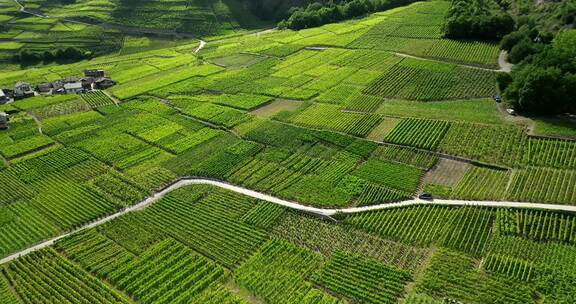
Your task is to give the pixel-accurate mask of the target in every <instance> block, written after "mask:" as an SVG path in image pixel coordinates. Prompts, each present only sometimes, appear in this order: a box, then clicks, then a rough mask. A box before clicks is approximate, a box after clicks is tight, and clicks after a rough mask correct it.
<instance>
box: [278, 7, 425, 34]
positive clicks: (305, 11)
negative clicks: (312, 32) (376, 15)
mask: <svg viewBox="0 0 576 304" xmlns="http://www.w3.org/2000/svg"><path fill="white" fill-rule="evenodd" d="M412 1H414V0H348V1H342V2H340V3H339V4H334V3H333V2H329V3H320V2H314V3H312V4H309V5H308V6H307V7H306V8H296V9H294V10H292V11H291V12H290V15H289V16H288V18H286V19H285V20H283V21H281V22H280V23H278V27H279V28H289V29H292V30H299V29H304V28H311V27H316V26H320V25H323V24H327V23H333V22H338V21H341V20H346V19H351V18H355V17H360V16H362V15H365V14H368V13H372V12H377V11H383V10H387V9H391V8H394V7H398V6H402V5H406V4H409V3H410V2H412Z"/></svg>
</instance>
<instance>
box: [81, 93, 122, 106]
mask: <svg viewBox="0 0 576 304" xmlns="http://www.w3.org/2000/svg"><path fill="white" fill-rule="evenodd" d="M80 96H82V99H84V100H85V101H86V102H87V103H88V104H90V106H91V107H93V108H98V107H102V106H109V105H113V104H115V102H114V100H112V99H111V98H110V97H109V96H108V95H106V93H104V92H102V91H94V92H88V93H84V94H82V95H80Z"/></svg>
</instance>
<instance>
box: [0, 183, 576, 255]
mask: <svg viewBox="0 0 576 304" xmlns="http://www.w3.org/2000/svg"><path fill="white" fill-rule="evenodd" d="M189 185H212V186H215V187H219V188H222V189H226V190H230V191H233V192H236V193H241V194H244V195H247V196H250V197H253V198H257V199H260V200H264V201H267V202H270V203H274V204H278V205H281V206H285V207H287V208H291V209H295V210H300V211H304V212H307V213H312V214H317V215H320V216H325V217H330V216H333V215H335V214H337V213H339V212H341V213H345V214H350V213H359V212H366V211H371V210H382V209H392V208H398V207H406V206H413V205H446V206H487V207H508V208H532V209H543V210H558V211H568V212H576V206H569V205H555V204H537V203H526V202H500V201H463V200H439V199H435V200H420V199H411V200H407V201H402V202H397V203H387V204H380V205H373V206H365V207H354V208H343V209H321V208H316V207H310V206H305V205H301V204H298V203H296V202H291V201H287V200H283V199H279V198H277V197H274V196H271V195H268V194H264V193H261V192H257V191H253V190H250V189H246V188H243V187H239V186H235V185H232V184H229V183H226V182H222V181H217V180H212V179H206V178H183V179H180V180H178V181H176V182H175V183H173V184H171V185H170V186H168V187H166V188H164V189H163V190H161V191H159V192H156V193H154V194H153V195H151V196H150V197H148V198H146V199H145V200H143V201H141V202H140V203H138V204H136V205H133V206H130V207H128V208H126V209H123V210H121V211H118V212H117V213H114V214H112V215H108V216H106V217H104V218H101V219H99V220H97V221H94V222H91V223H88V224H86V225H84V226H82V227H80V228H77V229H75V230H73V231H69V232H66V233H63V234H61V235H59V236H57V237H54V238H51V239H49V240H46V241H44V242H42V243H39V244H36V245H34V246H32V247H29V248H26V249H23V250H20V251H18V252H16V253H14V254H12V255H10V256H7V257H5V258H3V259H1V260H0V265H1V264H4V263H8V262H10V261H12V260H14V259H16V258H18V257H20V256H23V255H26V254H28V253H30V252H33V251H36V250H39V249H42V248H45V247H48V246H51V245H53V244H54V242H56V241H58V240H60V239H62V238H64V237H67V236H69V235H71V234H74V233H76V232H79V231H82V230H85V229H89V228H93V227H96V226H99V225H101V224H104V223H106V222H109V221H111V220H113V219H115V218H117V217H119V216H121V215H124V214H126V213H128V212H132V211H137V210H142V209H144V208H146V207H147V206H149V205H150V204H152V203H154V202H156V201H158V200H160V199H161V198H163V197H164V196H165V195H166V194H168V193H170V192H171V191H174V190H176V189H178V188H182V187H185V186H189Z"/></svg>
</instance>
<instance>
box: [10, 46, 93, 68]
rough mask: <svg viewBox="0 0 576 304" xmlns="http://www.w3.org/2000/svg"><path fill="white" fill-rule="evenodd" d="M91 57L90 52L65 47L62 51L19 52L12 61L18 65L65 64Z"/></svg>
mask: <svg viewBox="0 0 576 304" xmlns="http://www.w3.org/2000/svg"><path fill="white" fill-rule="evenodd" d="M91 57H92V52H90V51H85V50H82V49H79V48H77V47H73V46H70V47H67V48H63V49H57V50H55V51H49V50H46V51H34V50H26V49H24V50H21V51H20V52H18V53H17V54H16V55H14V61H16V62H19V63H24V64H27V63H37V62H40V61H43V62H45V63H49V62H54V61H56V62H66V61H78V60H82V59H88V58H91Z"/></svg>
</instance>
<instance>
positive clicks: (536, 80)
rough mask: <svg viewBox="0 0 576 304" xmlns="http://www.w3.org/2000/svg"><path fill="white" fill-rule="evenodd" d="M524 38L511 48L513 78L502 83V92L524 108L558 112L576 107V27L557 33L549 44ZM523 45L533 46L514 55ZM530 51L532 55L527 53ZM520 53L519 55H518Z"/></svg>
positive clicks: (552, 112)
mask: <svg viewBox="0 0 576 304" xmlns="http://www.w3.org/2000/svg"><path fill="white" fill-rule="evenodd" d="M527 39H528V38H523V40H521V41H520V42H518V43H517V44H516V45H514V47H513V48H512V49H511V53H510V54H511V55H512V56H517V57H512V58H514V60H515V61H520V60H522V64H521V65H520V66H519V67H518V68H516V69H514V71H513V73H512V75H511V76H512V82H511V83H510V84H508V85H505V91H504V96H505V97H506V99H507V100H508V103H509V104H510V105H511V106H513V107H514V108H516V109H518V110H522V111H526V112H532V113H542V114H558V113H566V112H574V111H576V103H575V102H574V95H575V94H576V92H575V91H574V88H576V85H575V84H576V74H575V71H576V66H575V65H574V61H573V58H574V56H576V53H575V49H576V47H575V46H576V30H566V31H563V32H561V33H559V34H558V35H557V36H556V37H555V38H554V40H553V41H552V42H551V43H550V44H549V45H541V44H539V45H538V44H534V43H532V42H531V41H530V40H527ZM523 45H528V46H527V47H529V48H532V49H534V50H533V51H526V52H525V53H524V55H522V56H520V55H516V53H515V52H519V48H521V47H523ZM530 55H531V56H530ZM518 56H520V58H518Z"/></svg>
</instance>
